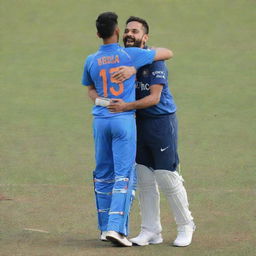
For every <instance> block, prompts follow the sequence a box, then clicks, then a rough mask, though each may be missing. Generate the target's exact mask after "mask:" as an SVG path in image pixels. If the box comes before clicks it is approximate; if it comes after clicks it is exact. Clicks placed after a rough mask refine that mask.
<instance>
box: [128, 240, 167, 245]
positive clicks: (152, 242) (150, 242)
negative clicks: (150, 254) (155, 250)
mask: <svg viewBox="0 0 256 256" xmlns="http://www.w3.org/2000/svg"><path fill="white" fill-rule="evenodd" d="M162 242H163V239H162V240H159V241H149V242H148V243H145V244H137V243H136V242H132V244H134V245H136V246H146V245H150V244H161V243H162Z"/></svg>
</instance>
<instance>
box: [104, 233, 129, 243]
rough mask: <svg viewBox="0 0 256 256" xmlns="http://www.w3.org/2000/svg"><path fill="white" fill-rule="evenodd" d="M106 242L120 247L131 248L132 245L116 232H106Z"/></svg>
mask: <svg viewBox="0 0 256 256" xmlns="http://www.w3.org/2000/svg"><path fill="white" fill-rule="evenodd" d="M106 238H107V240H109V241H111V242H112V243H113V244H117V245H120V246H127V247H129V246H132V243H131V242H130V241H129V240H128V239H127V237H126V236H124V235H121V234H120V233H118V232H116V231H108V232H107V234H106Z"/></svg>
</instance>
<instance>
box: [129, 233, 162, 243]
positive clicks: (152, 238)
mask: <svg viewBox="0 0 256 256" xmlns="http://www.w3.org/2000/svg"><path fill="white" fill-rule="evenodd" d="M130 241H131V242H132V243H133V244H136V245H139V246H145V245H149V244H160V243H162V242H163V238H162V235H161V233H159V234H156V233H152V232H150V231H147V230H142V231H141V232H140V234H139V235H138V236H136V237H134V238H131V239H130Z"/></svg>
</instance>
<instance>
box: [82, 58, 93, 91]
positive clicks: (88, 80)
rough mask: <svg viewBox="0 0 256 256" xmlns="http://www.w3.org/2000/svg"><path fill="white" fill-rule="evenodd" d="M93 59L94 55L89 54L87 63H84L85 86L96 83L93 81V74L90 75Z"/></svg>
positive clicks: (83, 76) (83, 78) (83, 79)
mask: <svg viewBox="0 0 256 256" xmlns="http://www.w3.org/2000/svg"><path fill="white" fill-rule="evenodd" d="M91 60H92V56H91V55H90V56H88V57H87V59H86V61H85V64H84V71H83V75H82V84H83V85H85V86H89V85H92V84H94V82H93V81H92V78H91V75H90V72H89V70H90V66H91Z"/></svg>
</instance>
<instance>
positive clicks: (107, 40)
mask: <svg viewBox="0 0 256 256" xmlns="http://www.w3.org/2000/svg"><path fill="white" fill-rule="evenodd" d="M116 43H118V40H117V36H116V35H113V36H111V37H109V38H105V39H103V44H116Z"/></svg>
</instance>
